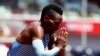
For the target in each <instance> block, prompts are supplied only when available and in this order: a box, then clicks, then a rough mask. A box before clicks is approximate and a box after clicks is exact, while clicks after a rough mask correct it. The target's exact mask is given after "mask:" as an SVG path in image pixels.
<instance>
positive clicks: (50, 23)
mask: <svg viewBox="0 0 100 56" xmlns="http://www.w3.org/2000/svg"><path fill="white" fill-rule="evenodd" d="M53 16H54V17H49V19H48V20H47V22H46V24H45V27H46V29H47V30H48V32H54V31H56V30H57V29H58V27H59V25H60V23H61V22H62V15H60V14H58V13H54V15H53Z"/></svg>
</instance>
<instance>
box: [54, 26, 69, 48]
mask: <svg viewBox="0 0 100 56" xmlns="http://www.w3.org/2000/svg"><path fill="white" fill-rule="evenodd" d="M67 36H68V32H67V30H66V28H65V27H63V28H61V29H60V31H59V32H57V33H54V34H53V39H54V42H55V45H56V46H58V47H60V48H64V47H65V46H66V44H67Z"/></svg>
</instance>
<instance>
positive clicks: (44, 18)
mask: <svg viewBox="0 0 100 56" xmlns="http://www.w3.org/2000/svg"><path fill="white" fill-rule="evenodd" d="M62 13H63V11H62V9H61V8H60V7H58V6H56V5H48V6H46V7H44V8H43V10H42V14H41V19H40V21H41V24H40V25H37V24H36V23H34V22H33V23H31V24H30V25H29V26H28V27H26V28H25V29H24V30H23V31H22V32H21V33H20V34H19V35H18V36H17V38H16V41H15V42H14V43H13V44H12V46H11V48H10V50H9V52H8V56H55V55H56V54H57V53H58V52H59V51H60V50H61V49H62V48H63V46H65V44H66V41H65V40H64V36H63V35H66V34H65V33H61V34H60V36H58V37H59V38H58V40H57V45H56V46H55V47H54V48H52V49H51V50H45V48H46V47H47V46H48V43H49V38H50V37H49V36H51V35H52V34H53V33H54V32H55V31H56V30H57V29H58V27H59V25H60V23H61V22H62ZM61 31H62V30H61ZM42 40H43V43H42Z"/></svg>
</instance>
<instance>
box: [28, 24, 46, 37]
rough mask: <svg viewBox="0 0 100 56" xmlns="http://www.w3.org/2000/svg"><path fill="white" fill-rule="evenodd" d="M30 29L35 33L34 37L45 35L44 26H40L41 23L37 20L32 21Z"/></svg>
mask: <svg viewBox="0 0 100 56" xmlns="http://www.w3.org/2000/svg"><path fill="white" fill-rule="evenodd" d="M29 27H30V30H31V31H32V32H33V34H34V37H43V35H44V30H43V28H42V27H41V26H40V25H38V24H37V23H36V22H32V23H31V24H30V26H29Z"/></svg>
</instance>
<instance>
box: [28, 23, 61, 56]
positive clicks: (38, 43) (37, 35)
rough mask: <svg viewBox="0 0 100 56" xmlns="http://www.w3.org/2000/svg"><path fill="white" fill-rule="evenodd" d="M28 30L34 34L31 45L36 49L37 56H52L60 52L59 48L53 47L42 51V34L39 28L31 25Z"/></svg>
mask: <svg viewBox="0 0 100 56" xmlns="http://www.w3.org/2000/svg"><path fill="white" fill-rule="evenodd" d="M30 30H31V31H32V33H33V34H34V35H33V41H32V45H33V47H34V48H35V49H36V52H37V53H38V55H39V56H54V55H56V54H57V53H58V52H59V51H60V46H58V47H55V48H53V49H51V50H44V45H43V43H42V38H43V35H44V34H43V33H44V32H43V29H42V28H41V26H38V25H35V24H32V26H31V27H30Z"/></svg>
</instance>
